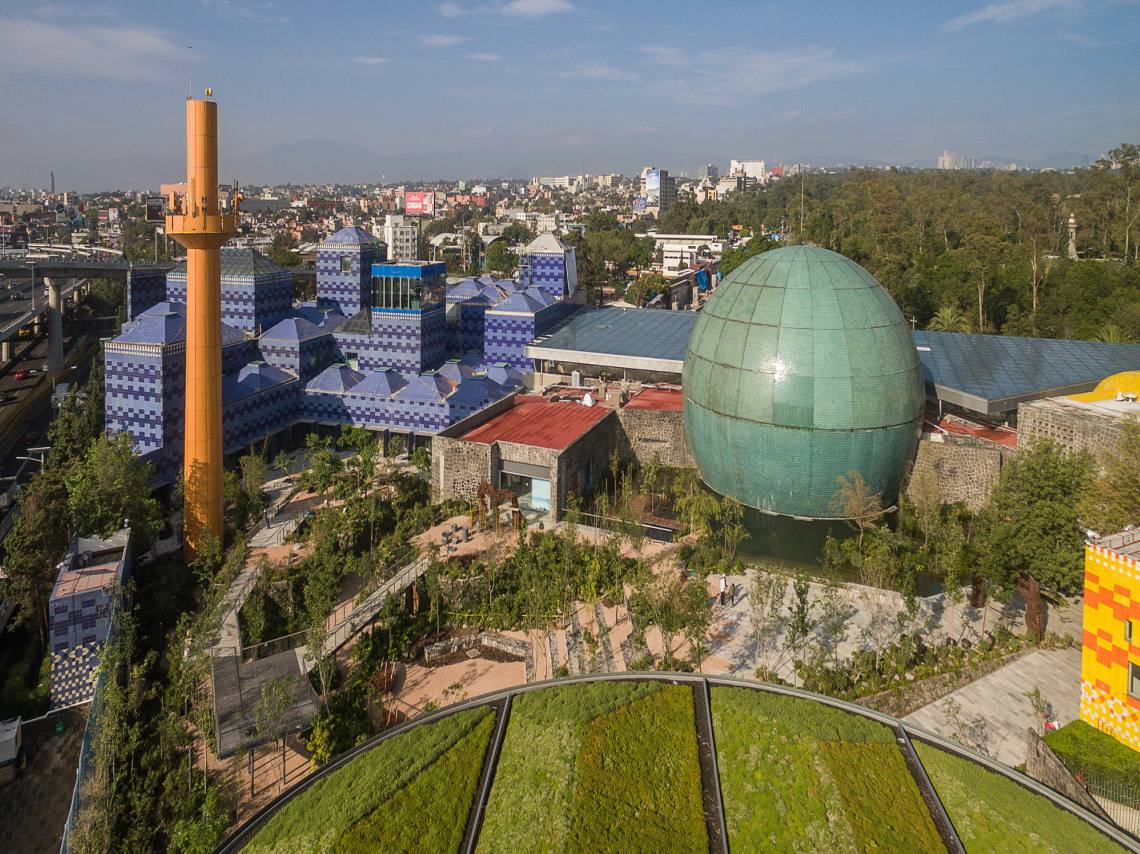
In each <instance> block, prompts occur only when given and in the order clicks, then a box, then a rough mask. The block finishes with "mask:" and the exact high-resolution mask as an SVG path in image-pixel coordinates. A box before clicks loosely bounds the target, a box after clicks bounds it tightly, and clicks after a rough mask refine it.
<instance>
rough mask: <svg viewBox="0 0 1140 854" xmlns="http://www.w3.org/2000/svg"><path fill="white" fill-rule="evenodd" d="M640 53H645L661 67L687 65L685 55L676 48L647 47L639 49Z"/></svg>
mask: <svg viewBox="0 0 1140 854" xmlns="http://www.w3.org/2000/svg"><path fill="white" fill-rule="evenodd" d="M638 50H639V51H641V52H642V53H644V54H645V55H646V56H648V57H649V58H650V59H652V60H653V61H654V62H658V63H660V64H661V65H677V66H680V65H684V64H685V63H686V59H685V55H684V53H682V52H681V51H680V50H678V49H677V48H675V47H662V46H660V45H645V46H643V47H639V48H638Z"/></svg>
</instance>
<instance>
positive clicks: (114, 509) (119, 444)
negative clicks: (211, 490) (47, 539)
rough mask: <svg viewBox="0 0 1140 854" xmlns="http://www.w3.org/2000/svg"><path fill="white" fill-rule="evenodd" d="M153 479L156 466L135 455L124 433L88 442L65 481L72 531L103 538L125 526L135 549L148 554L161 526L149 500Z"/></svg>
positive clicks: (156, 507) (155, 504)
mask: <svg viewBox="0 0 1140 854" xmlns="http://www.w3.org/2000/svg"><path fill="white" fill-rule="evenodd" d="M153 479H154V466H153V465H152V464H150V463H144V462H143V461H142V459H140V458H139V457H138V456H137V455H136V454H135V452H134V449H133V448H132V447H131V437H130V435H128V434H127V433H118V434H116V435H115V436H112V437H106V438H104V437H101V438H99V439H95V440H94V441H92V442H91V444H90V445H89V446H88V449H87V453H86V454H85V455H84V457H83V459H82V460H80V461H78V462H77V463H76V464H75V466H74V467H73V468H72V469H71V470H70V471H69V472H68V473H67V476H66V483H67V506H68V511H69V514H70V517H71V524H72V526H73V527H74V530H75V532H76V533H78V534H96V535H98V536H100V537H107V536H110V535H111V534H113V533H114V532H115V531H117V530H118V529H119V528H121V527H122V526H123V524H124V523H126V524H127V525H130V527H131V532H132V539H133V540H134V542H135V544H136V547H137V548H138V549H139V551H140V552H142V551H146V550H147V549H148V548H149V547H150V544H151V542H152V541H153V539H154V536H155V535H156V534H157V533H158V531H159V529H160V528H161V527H162V508H161V506H160V505H159V503H158V500H157V499H155V498H154V497H153V496H152V495H151V487H152V481H153Z"/></svg>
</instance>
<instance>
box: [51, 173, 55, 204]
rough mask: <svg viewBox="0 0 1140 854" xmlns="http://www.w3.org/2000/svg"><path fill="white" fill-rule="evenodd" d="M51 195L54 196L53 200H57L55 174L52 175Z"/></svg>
mask: <svg viewBox="0 0 1140 854" xmlns="http://www.w3.org/2000/svg"><path fill="white" fill-rule="evenodd" d="M51 195H52V198H53V199H54V198H55V173H54V172H52V173H51Z"/></svg>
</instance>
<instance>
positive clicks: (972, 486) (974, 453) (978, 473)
mask: <svg viewBox="0 0 1140 854" xmlns="http://www.w3.org/2000/svg"><path fill="white" fill-rule="evenodd" d="M1007 453H1012V451H1009V452H1007V451H1003V450H1001V449H999V448H995V447H993V446H986V445H980V444H963V443H958V442H932V441H930V440H929V439H923V440H922V441H921V442H919V443H918V455H917V456H916V457H915V461H914V473H913V474H912V475H911V478H910V482H909V483H908V484H907V492H908V493H909V492H910V490H911V488H912V487H913V485H914V483H915V480H916V478H915V475H916V474H918V473H919V472H921V471H922V470H924V469H933V471H934V473H935V475H937V477H938V487H939V490H940V493H941V499H942V503H943V504H954V503H955V502H958V501H961V502H962V503H963V504H965V505H966V506H967V507H969V508H970V509H971V510H972V511H974V512H977V511H978V510H981V509H982V507H984V506H985V504H986V502H987V501H989V499H990V494H991V493H992V492H993V490H994V487H995V486H996V485H997V482H998V477H999V476H1000V475H1001V467H1002V462H1003V458H1004V456H1005V455H1006V454H1007Z"/></svg>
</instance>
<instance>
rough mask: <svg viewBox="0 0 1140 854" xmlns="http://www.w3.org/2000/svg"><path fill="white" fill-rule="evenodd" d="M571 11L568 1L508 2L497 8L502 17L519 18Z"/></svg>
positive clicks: (523, 0)
mask: <svg viewBox="0 0 1140 854" xmlns="http://www.w3.org/2000/svg"><path fill="white" fill-rule="evenodd" d="M573 9H574V7H573V6H572V5H570V2H569V0H509V2H508V3H506V4H504V5H503V6H501V7H500V8H499V11H500V12H502V14H504V15H514V16H516V17H519V18H542V17H545V16H546V15H556V14H558V13H559V12H570V11H572V10H573Z"/></svg>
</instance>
